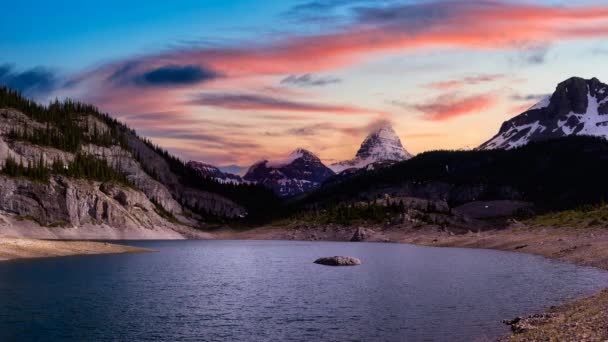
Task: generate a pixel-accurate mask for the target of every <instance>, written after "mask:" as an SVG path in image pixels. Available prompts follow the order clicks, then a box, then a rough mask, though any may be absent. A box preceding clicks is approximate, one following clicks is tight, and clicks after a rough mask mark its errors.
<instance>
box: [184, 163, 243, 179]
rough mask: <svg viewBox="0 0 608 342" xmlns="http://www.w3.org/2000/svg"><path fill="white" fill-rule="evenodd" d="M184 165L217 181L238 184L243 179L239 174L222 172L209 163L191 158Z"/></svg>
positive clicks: (200, 174)
mask: <svg viewBox="0 0 608 342" xmlns="http://www.w3.org/2000/svg"><path fill="white" fill-rule="evenodd" d="M186 166H187V167H189V168H191V169H192V170H194V171H196V173H197V174H198V175H199V176H201V177H205V178H210V179H213V180H215V181H217V182H219V183H232V184H240V183H242V182H243V179H242V178H241V177H240V176H238V175H235V174H232V173H229V172H223V171H221V170H220V169H219V168H218V167H216V166H213V165H211V164H207V163H203V162H198V161H193V160H191V161H189V162H188V163H186Z"/></svg>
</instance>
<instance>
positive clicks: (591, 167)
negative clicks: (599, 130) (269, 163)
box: [292, 136, 608, 210]
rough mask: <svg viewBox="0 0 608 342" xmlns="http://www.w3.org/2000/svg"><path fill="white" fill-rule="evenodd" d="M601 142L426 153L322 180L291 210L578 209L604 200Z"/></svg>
mask: <svg viewBox="0 0 608 342" xmlns="http://www.w3.org/2000/svg"><path fill="white" fill-rule="evenodd" d="M607 173H608V140H605V139H603V138H599V137H591V136H568V137H563V138H558V139H550V140H544V141H539V142H532V143H530V144H528V145H525V146H523V147H521V148H518V149H513V150H504V149H493V150H484V151H481V150H474V151H433V152H425V153H421V154H419V155H417V156H416V157H414V158H412V159H409V160H407V161H405V162H402V163H397V164H394V165H392V166H390V167H386V168H383V169H379V170H377V171H376V172H363V173H359V174H356V175H354V176H353V177H349V178H346V179H343V180H342V181H340V182H333V183H332V182H330V181H327V182H325V183H324V184H323V186H321V187H319V188H318V189H315V190H314V191H312V192H311V193H309V194H307V195H306V196H305V197H303V198H299V199H298V200H297V201H296V203H292V204H293V205H294V206H295V207H297V208H298V209H299V210H304V209H306V208H315V210H321V209H323V208H327V207H331V206H335V205H336V203H347V204H349V203H353V202H357V201H362V202H364V203H365V202H368V203H369V202H370V201H371V202H373V201H375V200H377V199H378V198H385V197H387V196H389V197H391V198H411V197H414V198H419V199H426V200H433V201H443V202H445V203H447V204H448V205H449V206H450V207H457V206H460V205H463V204H467V203H471V202H479V201H481V202H483V201H496V200H505V201H524V202H530V203H534V204H535V206H536V207H537V208H538V209H541V210H562V209H572V208H580V207H581V206H582V205H585V204H597V203H602V202H604V200H605V198H608V178H606V177H605V175H606V174H607Z"/></svg>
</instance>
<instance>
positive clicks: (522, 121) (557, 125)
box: [479, 77, 608, 150]
mask: <svg viewBox="0 0 608 342" xmlns="http://www.w3.org/2000/svg"><path fill="white" fill-rule="evenodd" d="M569 135H591V136H599V137H608V85H606V84H603V83H602V82H600V81H599V80H598V79H597V78H592V79H590V80H586V79H583V78H578V77H573V78H570V79H568V80H566V81H564V82H562V83H560V84H559V85H558V86H557V89H556V90H555V92H554V93H553V95H551V96H548V97H546V98H544V99H543V100H542V101H540V102H539V103H537V104H536V105H534V106H533V107H532V108H530V109H528V110H527V111H526V112H524V113H522V114H520V115H518V116H516V117H514V118H513V119H511V120H509V121H506V122H505V123H503V124H502V126H501V127H500V131H499V132H498V134H497V135H496V136H494V137H493V138H492V139H490V140H489V141H487V142H485V143H484V144H482V145H481V146H480V147H479V149H482V150H488V149H507V150H508V149H513V148H516V147H520V146H523V145H526V144H528V143H529V142H531V141H541V140H547V139H554V138H560V137H565V136H569Z"/></svg>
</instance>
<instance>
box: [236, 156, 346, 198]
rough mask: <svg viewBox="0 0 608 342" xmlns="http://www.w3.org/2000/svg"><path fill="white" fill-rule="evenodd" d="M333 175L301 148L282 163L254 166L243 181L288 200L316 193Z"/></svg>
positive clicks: (315, 157)
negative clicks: (256, 184)
mask: <svg viewBox="0 0 608 342" xmlns="http://www.w3.org/2000/svg"><path fill="white" fill-rule="evenodd" d="M333 175H334V173H333V172H332V171H331V170H330V169H329V168H327V167H326V166H325V165H324V164H323V163H322V162H321V160H320V159H319V158H318V157H317V156H316V155H314V154H313V153H312V152H309V151H307V150H305V149H301V148H299V149H296V150H295V151H293V152H291V153H290V154H289V155H288V156H287V157H286V158H283V159H281V160H276V161H268V160H263V161H260V162H257V163H255V164H253V165H252V166H251V167H250V168H249V170H248V171H247V174H245V176H244V177H243V178H244V179H245V180H246V181H250V182H255V183H258V184H262V185H264V186H266V187H268V188H270V189H272V190H273V191H274V192H275V193H276V194H277V195H279V196H283V197H288V196H294V195H298V194H301V193H303V192H307V191H310V190H313V189H314V188H316V187H318V186H319V185H321V184H322V183H323V182H324V181H325V180H326V179H327V178H329V177H331V176H333Z"/></svg>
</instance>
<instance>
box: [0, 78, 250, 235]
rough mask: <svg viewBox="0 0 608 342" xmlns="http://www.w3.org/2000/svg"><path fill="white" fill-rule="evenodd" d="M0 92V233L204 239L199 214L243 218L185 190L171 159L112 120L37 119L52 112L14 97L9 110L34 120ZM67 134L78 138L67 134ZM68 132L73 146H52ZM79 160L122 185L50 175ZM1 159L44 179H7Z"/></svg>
mask: <svg viewBox="0 0 608 342" xmlns="http://www.w3.org/2000/svg"><path fill="white" fill-rule="evenodd" d="M0 90H2V91H3V92H4V93H3V94H0V95H3V96H4V97H3V96H0V100H2V101H0V171H3V172H1V173H2V174H0V233H3V232H5V233H6V232H8V233H11V234H13V235H20V229H19V226H22V227H25V226H28V227H35V228H31V229H29V230H27V232H28V233H27V234H26V233H25V231H24V232H22V233H23V235H27V236H30V237H43V238H48V237H51V238H52V237H58V238H65V237H68V238H97V239H104V238H125V237H126V238H185V237H203V236H205V234H202V233H200V231H197V230H196V229H194V227H199V226H201V225H203V224H205V222H206V217H204V216H203V215H201V213H205V214H207V215H212V216H213V217H214V218H227V219H230V218H236V217H244V216H245V215H246V214H247V212H246V210H245V209H244V208H243V207H242V206H241V205H239V204H237V203H235V202H234V201H232V200H230V199H229V198H227V197H225V196H223V195H220V194H218V193H214V192H211V191H206V190H205V189H202V188H200V187H198V188H197V187H192V186H189V185H188V184H187V183H186V182H185V180H184V179H183V177H180V175H178V174H176V173H175V171H174V170H173V169H172V166H171V165H170V161H171V160H172V159H170V158H168V157H167V156H166V155H163V154H162V153H159V150H158V149H157V148H154V146H151V144H150V143H149V142H147V141H145V140H142V139H140V138H139V137H138V136H137V135H136V134H135V132H134V131H132V130H130V129H128V128H126V126H124V125H122V124H119V123H117V122H116V121H115V120H113V119H110V118H109V117H106V116H104V115H101V114H98V113H90V114H89V113H74V114H70V119H69V120H71V121H67V120H68V119H66V118H60V119H55V121H52V120H50V119H48V120H40V116H41V114H40V113H39V112H42V113H43V114H46V115H47V116H48V115H51V114H53V115H54V113H52V112H51V109H45V107H41V106H40V107H37V106H36V105H30V103H29V102H24V101H25V100H22V99H21V98H19V97H15V98H16V99H17V101H13V102H16V104H17V105H16V107H19V105H21V107H24V108H32V112H36V113H37V115H38V117H37V116H36V115H33V114H32V113H26V112H24V110H23V108H21V110H18V109H15V108H11V107H10V106H8V105H7V103H10V101H7V100H6V96H7V93H6V91H7V90H6V89H0ZM9 95H10V96H13V95H14V94H11V93H9ZM20 101H21V102H20ZM24 103H25V104H24ZM45 110H46V111H48V112H51V114H47V112H44V111H45ZM58 123H59V124H65V125H64V126H63V127H59V125H58ZM66 127H67V128H66ZM74 129H77V130H78V133H77V134H76V133H74V132H73V131H72V132H67V130H74ZM70 134H71V136H70V138H72V139H73V140H76V139H78V144H72V145H69V146H70V148H58V147H57V146H64V145H65V143H64V141H65V140H69V139H67V138H66V137H67V136H68V135H70ZM58 141H59V142H60V143H59V142H58ZM62 144H63V145H62ZM79 155H87V156H90V157H93V158H95V159H98V160H103V161H104V162H105V163H107V165H109V166H110V167H111V168H112V169H113V170H114V171H115V172H116V173H117V174H121V175H123V176H124V177H125V178H126V180H127V183H121V182H113V181H105V182H104V181H97V180H95V179H86V177H85V178H84V179H79V178H78V177H76V178H75V177H68V176H66V175H62V174H57V173H56V172H54V171H55V170H53V167H57V165H62V166H63V167H65V168H66V169H67V168H68V165H70V163H72V162H73V161H74V160H75V158H76V157H77V156H79ZM8 160H12V161H14V163H15V164H18V165H19V169H20V170H28V168H36V167H39V168H41V169H44V170H45V172H50V173H51V174H50V177H48V178H46V179H42V180H41V179H32V177H28V176H27V175H25V174H24V175H23V176H19V175H9V174H7V172H4V171H5V170H3V167H4V166H5V165H6V162H7V161H8ZM175 160H177V159H175ZM65 173H66V174H67V172H65ZM16 226H17V227H16ZM85 227H86V228H85ZM51 228H52V229H51ZM87 232H88V233H87Z"/></svg>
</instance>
